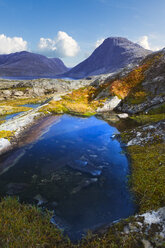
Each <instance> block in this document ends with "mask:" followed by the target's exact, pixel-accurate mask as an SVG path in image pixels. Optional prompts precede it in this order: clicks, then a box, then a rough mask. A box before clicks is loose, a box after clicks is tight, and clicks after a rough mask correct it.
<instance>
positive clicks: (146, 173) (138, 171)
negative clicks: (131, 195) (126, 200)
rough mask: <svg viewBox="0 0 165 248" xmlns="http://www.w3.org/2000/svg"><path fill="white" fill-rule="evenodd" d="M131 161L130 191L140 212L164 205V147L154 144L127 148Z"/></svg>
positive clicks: (161, 144) (162, 144) (157, 143)
mask: <svg viewBox="0 0 165 248" xmlns="http://www.w3.org/2000/svg"><path fill="white" fill-rule="evenodd" d="M128 153H129V155H130V157H131V161H132V176H131V182H132V190H133V191H134V192H135V195H136V196H137V201H138V204H139V208H140V212H144V211H148V210H152V209H157V208H159V207H162V206H164V205H165V183H164V182H165V146H164V143H159V142H156V143H154V144H146V145H145V146H144V147H142V146H130V147H128Z"/></svg>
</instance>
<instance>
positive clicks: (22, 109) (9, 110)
mask: <svg viewBox="0 0 165 248" xmlns="http://www.w3.org/2000/svg"><path fill="white" fill-rule="evenodd" d="M30 109H32V108H28V107H11V106H5V105H4V106H3V108H1V109H0V116H4V115H10V114H15V113H19V112H25V111H28V110H30Z"/></svg>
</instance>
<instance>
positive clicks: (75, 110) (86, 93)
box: [40, 86, 102, 116]
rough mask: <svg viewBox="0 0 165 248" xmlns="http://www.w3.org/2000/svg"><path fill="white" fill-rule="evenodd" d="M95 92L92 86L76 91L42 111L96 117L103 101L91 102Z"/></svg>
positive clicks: (50, 103)
mask: <svg viewBox="0 0 165 248" xmlns="http://www.w3.org/2000/svg"><path fill="white" fill-rule="evenodd" d="M94 90H95V89H94V88H93V87H91V86H88V87H86V88H80V89H78V90H74V91H73V92H72V93H69V94H67V95H65V96H62V97H61V100H59V101H53V100H52V101H50V102H49V104H48V105H47V106H44V107H43V108H42V109H40V111H42V112H52V113H54V114H64V113H67V114H74V115H83V116H91V115H94V114H95V113H96V109H97V108H98V107H99V106H102V101H96V100H91V96H92V94H93V92H94Z"/></svg>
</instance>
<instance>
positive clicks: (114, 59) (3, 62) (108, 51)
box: [0, 37, 152, 78]
mask: <svg viewBox="0 0 165 248" xmlns="http://www.w3.org/2000/svg"><path fill="white" fill-rule="evenodd" d="M151 52H152V51H149V50H146V49H144V48H143V47H141V46H140V45H138V44H136V43H133V42H131V41H129V40H128V39H126V38H121V37H111V38H107V39H106V40H104V42H103V43H102V44H101V45H100V46H99V47H98V48H96V49H95V50H94V52H93V53H92V54H91V56H89V57H88V58H87V59H86V60H84V61H83V62H81V63H80V64H78V65H76V66H75V67H73V68H71V69H69V68H67V67H66V66H65V65H64V63H63V62H62V60H60V59H59V58H47V57H45V56H43V55H40V54H35V53H30V52H26V51H23V52H17V53H11V54H8V55H0V76H6V77H56V76H57V75H58V76H59V77H70V78H84V77H87V76H93V75H99V74H105V73H111V72H115V71H117V70H120V69H122V68H124V67H125V66H127V65H128V64H132V63H137V62H138V61H139V60H141V59H143V58H144V57H145V56H146V55H148V54H149V53H151Z"/></svg>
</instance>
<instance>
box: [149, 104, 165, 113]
mask: <svg viewBox="0 0 165 248" xmlns="http://www.w3.org/2000/svg"><path fill="white" fill-rule="evenodd" d="M164 113H165V103H163V104H161V105H159V106H157V107H154V108H152V109H150V110H149V111H148V114H150V115H154V114H164Z"/></svg>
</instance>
